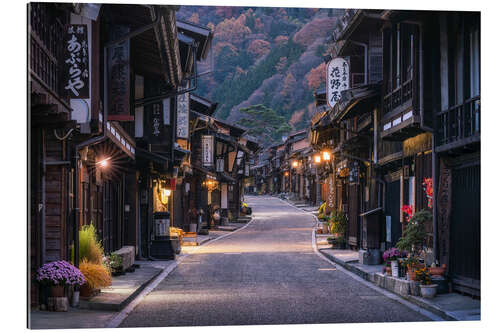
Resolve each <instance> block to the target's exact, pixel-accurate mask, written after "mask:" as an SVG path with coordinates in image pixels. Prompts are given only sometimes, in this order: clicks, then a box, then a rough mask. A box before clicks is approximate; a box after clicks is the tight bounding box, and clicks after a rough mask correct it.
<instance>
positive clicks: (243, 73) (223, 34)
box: [177, 6, 342, 144]
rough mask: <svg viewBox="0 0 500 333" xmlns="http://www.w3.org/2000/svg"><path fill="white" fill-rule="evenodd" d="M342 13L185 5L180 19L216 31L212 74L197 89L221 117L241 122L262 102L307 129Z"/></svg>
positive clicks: (203, 77)
mask: <svg viewBox="0 0 500 333" xmlns="http://www.w3.org/2000/svg"><path fill="white" fill-rule="evenodd" d="M341 12H342V10H334V9H315V8H271V7H265V8H264V7H263V8H260V7H214V6H182V7H181V9H180V10H179V11H178V13H177V17H178V18H179V19H183V20H188V21H191V22H193V23H197V24H201V25H205V26H209V27H210V28H211V29H212V30H213V31H214V40H213V44H212V53H213V54H212V56H211V57H210V58H211V59H210V60H211V62H212V63H211V64H210V61H209V64H203V68H204V69H206V68H210V67H211V68H212V72H211V73H210V74H208V75H204V76H202V77H201V78H200V80H199V87H198V90H197V93H199V94H201V95H203V96H205V97H207V98H210V99H211V100H213V101H215V102H218V103H219V107H218V110H217V112H216V117H218V118H221V119H227V120H229V121H231V122H234V123H238V122H239V121H240V120H241V119H242V113H241V112H240V111H239V110H240V109H242V108H247V107H250V106H252V105H257V104H263V105H265V106H266V107H269V108H271V109H273V110H274V111H275V112H276V113H277V114H278V115H279V116H282V117H283V119H284V121H286V122H287V123H288V124H289V125H291V130H292V131H294V130H297V129H301V128H304V127H305V126H306V124H307V122H308V121H309V120H310V117H311V113H312V112H311V111H312V110H313V108H312V103H313V90H314V89H315V88H317V87H318V85H320V84H322V82H321V79H320V78H321V76H322V72H324V66H323V67H321V64H322V62H323V55H324V53H325V51H326V42H327V39H328V37H329V33H330V32H331V31H332V30H333V27H334V26H335V24H336V20H337V17H338V16H339V15H340V14H341ZM201 72H203V70H202V71H201ZM323 77H324V76H323ZM280 119H281V118H280ZM275 137H276V136H275ZM268 144H269V142H268Z"/></svg>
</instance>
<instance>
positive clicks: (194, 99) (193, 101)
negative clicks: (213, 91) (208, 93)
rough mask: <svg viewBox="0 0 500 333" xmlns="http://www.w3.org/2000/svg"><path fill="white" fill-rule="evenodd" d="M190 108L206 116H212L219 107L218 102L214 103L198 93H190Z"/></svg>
mask: <svg viewBox="0 0 500 333" xmlns="http://www.w3.org/2000/svg"><path fill="white" fill-rule="evenodd" d="M189 108H190V109H191V110H192V111H195V112H198V113H200V114H203V115H206V116H212V114H213V113H214V112H215V109H216V108H217V103H214V102H212V101H210V100H208V99H206V98H204V97H201V96H198V95H196V94H193V93H191V94H189Z"/></svg>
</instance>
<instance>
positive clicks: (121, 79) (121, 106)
mask: <svg viewBox="0 0 500 333" xmlns="http://www.w3.org/2000/svg"><path fill="white" fill-rule="evenodd" d="M129 30H130V28H128V27H123V26H114V27H113V29H112V30H111V31H110V36H111V39H112V40H113V39H116V38H119V37H121V36H123V35H125V34H127V33H128V32H129ZM108 65H109V76H110V80H109V96H110V99H109V115H110V117H109V119H113V120H120V121H123V120H132V119H133V117H131V115H130V40H126V41H124V42H121V43H119V44H116V45H114V46H112V47H110V49H109V55H108Z"/></svg>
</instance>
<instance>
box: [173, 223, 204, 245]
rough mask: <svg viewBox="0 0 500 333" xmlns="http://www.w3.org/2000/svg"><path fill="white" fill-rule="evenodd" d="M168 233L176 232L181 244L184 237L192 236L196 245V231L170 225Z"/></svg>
mask: <svg viewBox="0 0 500 333" xmlns="http://www.w3.org/2000/svg"><path fill="white" fill-rule="evenodd" d="M170 234H171V235H172V234H176V235H177V236H178V237H179V242H180V244H181V246H182V245H183V244H184V238H194V242H195V243H196V245H198V234H197V233H196V232H190V231H184V230H182V229H180V228H175V227H170Z"/></svg>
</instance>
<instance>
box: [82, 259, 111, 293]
mask: <svg viewBox="0 0 500 333" xmlns="http://www.w3.org/2000/svg"><path fill="white" fill-rule="evenodd" d="M80 271H81V272H82V274H83V276H85V281H86V283H87V284H88V285H89V287H90V288H92V289H99V288H103V287H107V286H110V285H111V272H110V271H109V269H108V268H107V267H106V266H104V265H102V264H95V263H92V262H89V261H88V260H87V259H83V260H82V262H80Z"/></svg>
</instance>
